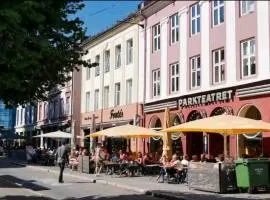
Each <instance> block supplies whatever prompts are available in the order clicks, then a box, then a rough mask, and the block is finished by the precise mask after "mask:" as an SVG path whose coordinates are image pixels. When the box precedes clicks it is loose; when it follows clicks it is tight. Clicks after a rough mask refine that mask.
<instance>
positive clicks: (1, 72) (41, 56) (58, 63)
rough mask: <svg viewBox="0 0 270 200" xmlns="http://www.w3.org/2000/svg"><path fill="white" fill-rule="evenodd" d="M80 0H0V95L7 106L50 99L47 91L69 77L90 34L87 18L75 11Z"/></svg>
mask: <svg viewBox="0 0 270 200" xmlns="http://www.w3.org/2000/svg"><path fill="white" fill-rule="evenodd" d="M83 6H84V5H83V3H82V1H81V0H42V1H39V0H1V3H0V99H2V100H3V101H4V102H5V103H6V104H7V105H8V106H16V105H17V104H24V103H27V102H35V101H37V100H46V99H47V95H46V94H47V91H50V90H51V89H52V88H53V87H55V86H56V85H57V84H63V83H64V82H66V81H68V80H70V75H71V72H72V71H73V70H74V67H75V66H76V65H77V66H78V65H84V66H87V67H91V66H90V65H89V64H87V63H86V62H83V61H81V60H80V57H81V56H82V55H83V54H84V52H82V49H81V48H80V46H79V44H80V42H81V41H82V40H84V39H85V30H84V29H83V27H82V25H83V22H82V21H80V19H78V18H75V17H74V18H73V19H71V17H70V15H73V14H75V13H76V11H78V10H80V9H82V8H83Z"/></svg>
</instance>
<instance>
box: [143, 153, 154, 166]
mask: <svg viewBox="0 0 270 200" xmlns="http://www.w3.org/2000/svg"><path fill="white" fill-rule="evenodd" d="M151 163H152V162H151V158H150V155H149V153H146V154H145V155H144V156H143V165H149V164H151Z"/></svg>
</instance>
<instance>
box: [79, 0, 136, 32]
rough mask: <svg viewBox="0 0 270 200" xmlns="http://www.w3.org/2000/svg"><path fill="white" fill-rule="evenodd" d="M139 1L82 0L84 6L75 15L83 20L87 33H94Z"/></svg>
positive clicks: (115, 19) (101, 29) (132, 7)
mask: <svg viewBox="0 0 270 200" xmlns="http://www.w3.org/2000/svg"><path fill="white" fill-rule="evenodd" d="M140 2H141V1H131V0H130V1H117V0H111V1H103V0H100V1H84V4H85V7H84V8H83V9H82V10H81V11H79V12H78V13H77V14H76V15H77V16H78V17H79V18H80V19H81V20H82V21H84V26H85V27H86V28H87V35H88V36H89V35H94V34H96V33H99V32H101V31H103V30H105V29H107V28H108V27H110V26H112V25H113V24H115V23H116V22H117V20H121V19H123V18H124V17H126V16H127V15H128V14H129V13H130V12H133V11H135V10H136V9H137V6H138V4H139V3H140Z"/></svg>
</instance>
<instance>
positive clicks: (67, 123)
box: [35, 81, 72, 148]
mask: <svg viewBox="0 0 270 200" xmlns="http://www.w3.org/2000/svg"><path fill="white" fill-rule="evenodd" d="M71 101H72V81H69V82H67V83H66V84H65V85H64V86H56V87H55V88H54V89H53V90H51V91H50V92H49V100H48V101H46V102H38V104H37V123H36V126H35V129H36V135H40V138H39V139H37V143H39V146H40V147H41V148H48V147H51V146H56V145H57V141H55V140H52V139H48V138H43V137H42V134H44V133H48V132H53V131H58V130H61V131H64V132H68V133H71V132H72V117H71V114H72V113H71Z"/></svg>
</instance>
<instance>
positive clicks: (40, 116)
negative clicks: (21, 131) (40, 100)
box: [21, 104, 42, 123]
mask: <svg viewBox="0 0 270 200" xmlns="http://www.w3.org/2000/svg"><path fill="white" fill-rule="evenodd" d="M41 110H42V104H39V109H38V119H39V120H41V118H42V111H41ZM21 113H22V110H21ZM21 123H22V119H21Z"/></svg>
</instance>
